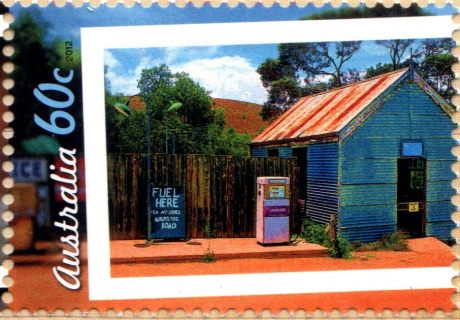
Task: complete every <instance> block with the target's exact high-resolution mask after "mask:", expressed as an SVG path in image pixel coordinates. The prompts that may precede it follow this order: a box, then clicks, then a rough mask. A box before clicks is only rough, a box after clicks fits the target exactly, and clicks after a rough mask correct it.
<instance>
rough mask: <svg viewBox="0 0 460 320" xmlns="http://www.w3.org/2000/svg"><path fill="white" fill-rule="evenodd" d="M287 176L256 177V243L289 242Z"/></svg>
mask: <svg viewBox="0 0 460 320" xmlns="http://www.w3.org/2000/svg"><path fill="white" fill-rule="evenodd" d="M289 213H290V203H289V178H288V177H258V178H257V230H256V238H257V243H259V244H261V245H265V244H283V243H289V241H290V233H289Z"/></svg>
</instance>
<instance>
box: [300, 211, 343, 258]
mask: <svg viewBox="0 0 460 320" xmlns="http://www.w3.org/2000/svg"><path fill="white" fill-rule="evenodd" d="M302 227H303V228H302V233H301V234H300V236H301V237H302V238H303V239H304V240H305V241H306V242H309V243H316V244H320V245H322V246H324V247H326V248H327V249H328V253H329V256H331V257H332V258H345V259H351V258H352V256H351V252H352V247H351V245H350V243H349V242H348V241H347V240H345V239H344V238H342V237H340V236H337V238H336V239H334V240H331V239H330V237H329V234H328V232H327V230H326V228H325V227H324V226H323V225H321V224H318V223H315V222H314V221H313V220H312V219H311V218H309V217H308V218H306V219H305V220H304V221H303V224H302Z"/></svg>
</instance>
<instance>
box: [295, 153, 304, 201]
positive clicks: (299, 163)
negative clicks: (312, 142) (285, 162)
mask: <svg viewBox="0 0 460 320" xmlns="http://www.w3.org/2000/svg"><path fill="white" fill-rule="evenodd" d="M292 155H293V156H294V157H296V158H297V167H299V179H298V181H299V182H298V189H297V190H299V192H298V195H297V196H298V198H299V199H301V200H306V198H307V148H305V147H303V148H293V149H292Z"/></svg>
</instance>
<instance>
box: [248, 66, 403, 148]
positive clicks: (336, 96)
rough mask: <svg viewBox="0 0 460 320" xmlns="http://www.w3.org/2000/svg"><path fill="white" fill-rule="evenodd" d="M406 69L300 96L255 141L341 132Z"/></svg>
mask: <svg viewBox="0 0 460 320" xmlns="http://www.w3.org/2000/svg"><path fill="white" fill-rule="evenodd" d="M406 71H407V68H406V69H401V70H397V71H393V72H389V73H385V74H383V75H380V76H377V77H375V78H371V79H367V80H364V81H360V82H357V83H354V84H351V85H348V86H344V87H340V88H336V89H332V90H329V91H326V92H323V93H319V94H316V95H311V96H306V97H303V98H301V99H300V100H299V101H297V103H295V104H294V105H293V106H292V107H291V108H290V109H289V110H287V111H286V112H285V113H284V114H282V115H281V116H280V117H279V118H278V119H276V120H275V121H274V122H273V123H272V124H270V126H268V127H267V128H266V129H265V130H264V131H263V132H262V133H261V134H259V135H258V136H257V137H255V138H254V140H253V141H252V142H253V143H263V142H269V141H273V142H277V141H278V142H279V141H284V140H292V139H296V140H302V138H308V137H311V136H318V135H328V134H333V133H336V132H339V131H340V130H341V129H343V128H344V127H345V126H346V125H347V124H348V123H349V122H350V121H351V120H352V119H353V118H355V117H356V116H357V115H358V114H359V113H360V112H361V111H363V110H364V109H365V108H366V107H367V106H368V105H369V104H370V103H371V102H372V101H373V100H374V99H375V98H377V97H378V96H379V95H380V94H381V93H383V92H384V91H385V90H386V89H388V88H389V87H390V86H391V85H392V84H394V83H395V82H396V81H397V80H398V79H399V78H400V77H401V76H402V75H403V74H405V73H406Z"/></svg>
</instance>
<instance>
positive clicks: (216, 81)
mask: <svg viewBox="0 0 460 320" xmlns="http://www.w3.org/2000/svg"><path fill="white" fill-rule="evenodd" d="M171 69H172V70H173V71H175V72H177V71H184V72H187V73H188V74H189V75H190V77H191V78H192V79H194V80H195V81H197V82H198V83H200V85H201V86H203V87H204V88H206V90H208V91H210V92H211V94H210V95H211V96H212V97H214V98H226V99H235V100H241V101H247V102H255V103H263V102H265V101H266V99H267V92H266V91H265V89H264V87H263V86H262V82H261V81H260V76H259V74H258V73H257V71H256V69H255V67H253V66H252V65H251V64H250V63H249V61H248V60H247V59H245V58H243V57H240V56H225V57H220V58H213V59H196V60H192V61H189V62H186V63H183V64H179V65H175V66H172V67H171Z"/></svg>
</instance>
